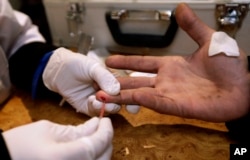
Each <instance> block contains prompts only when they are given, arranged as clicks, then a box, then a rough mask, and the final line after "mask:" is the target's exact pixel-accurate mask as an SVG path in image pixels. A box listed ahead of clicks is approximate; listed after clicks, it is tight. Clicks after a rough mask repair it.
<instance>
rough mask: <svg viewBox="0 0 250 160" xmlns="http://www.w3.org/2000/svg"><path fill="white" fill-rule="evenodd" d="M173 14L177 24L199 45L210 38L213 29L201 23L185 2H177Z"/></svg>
mask: <svg viewBox="0 0 250 160" xmlns="http://www.w3.org/2000/svg"><path fill="white" fill-rule="evenodd" d="M175 16H176V20H177V23H178V24H179V26H180V27H181V28H182V29H183V30H184V31H186V32H187V34H189V36H190V37H192V39H193V40H194V41H195V42H197V43H198V44H199V45H200V46H202V45H203V44H204V43H205V42H207V41H209V40H210V38H211V35H212V33H213V32H214V30H213V29H212V28H210V27H208V26H207V25H206V24H205V23H203V22H202V21H201V20H200V18H198V16H197V15H196V14H195V13H194V12H193V11H192V10H191V9H190V8H189V6H188V5H187V4H185V3H180V4H178V6H177V8H176V11H175Z"/></svg>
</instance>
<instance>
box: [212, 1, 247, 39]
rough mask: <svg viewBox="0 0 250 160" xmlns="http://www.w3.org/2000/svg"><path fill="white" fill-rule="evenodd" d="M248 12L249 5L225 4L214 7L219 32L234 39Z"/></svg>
mask: <svg viewBox="0 0 250 160" xmlns="http://www.w3.org/2000/svg"><path fill="white" fill-rule="evenodd" d="M248 10H249V4H245V3H244V4H237V3H226V4H217V5H216V18H217V24H218V26H219V28H218V29H219V30H221V31H224V32H226V33H228V34H229V35H230V36H231V37H235V35H236V32H237V31H238V29H239V28H240V27H241V24H242V22H243V19H244V17H245V16H246V14H247V12H248Z"/></svg>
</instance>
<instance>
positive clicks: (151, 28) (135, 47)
mask: <svg viewBox="0 0 250 160" xmlns="http://www.w3.org/2000/svg"><path fill="white" fill-rule="evenodd" d="M180 2H182V1H179V0H172V1H167V0H156V1H152V0H74V1H73V0H44V5H45V9H46V13H47V18H48V21H49V26H50V29H51V33H52V38H53V43H54V44H55V45H57V46H65V47H75V48H78V50H79V51H80V52H86V50H88V49H89V46H90V45H91V47H93V48H107V49H108V50H111V51H115V52H120V53H127V54H144V55H145V54H153V55H162V54H164V55H165V54H189V53H192V52H193V51H194V50H196V49H197V47H198V45H197V44H196V43H195V42H194V41H193V40H192V39H191V38H190V37H189V36H188V35H187V34H186V33H185V32H184V31H183V30H181V29H180V28H179V27H178V25H177V24H176V22H175V18H174V10H175V8H176V6H177V4H178V3H180ZM185 2H186V3H188V4H189V6H190V7H191V8H192V9H193V10H194V12H195V13H196V14H197V15H198V16H199V17H200V18H201V19H202V20H203V21H204V22H205V23H206V24H208V25H209V26H210V27H212V28H214V29H215V30H222V31H225V32H227V33H228V34H229V35H230V36H232V37H234V38H235V39H236V40H237V42H238V44H239V46H240V47H241V48H242V49H243V50H245V52H246V53H248V54H250V47H249V44H250V42H249V41H250V35H249V31H250V12H249V11H248V10H249V2H250V1H246V0H245V1H236V0H235V1H233V0H230V1H229V0H224V1H218V0H189V1H185Z"/></svg>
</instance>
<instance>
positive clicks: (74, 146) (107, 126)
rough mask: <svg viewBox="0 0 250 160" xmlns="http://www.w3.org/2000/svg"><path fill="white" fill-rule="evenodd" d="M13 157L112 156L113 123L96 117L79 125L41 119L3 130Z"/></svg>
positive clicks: (72, 159) (104, 159) (84, 159)
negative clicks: (60, 123)
mask: <svg viewBox="0 0 250 160" xmlns="http://www.w3.org/2000/svg"><path fill="white" fill-rule="evenodd" d="M2 134H3V137H4V140H5V142H6V145H7V148H8V150H9V152H10V156H11V158H12V159H13V160H50V159H51V160H52V159H55V160H78V159H79V160H96V159H97V160H109V159H111V155H112V138H113V134H114V132H113V127H112V124H111V121H110V119H109V118H101V119H100V118H97V117H94V118H92V119H90V120H88V121H87V122H86V123H84V124H81V125H78V126H70V125H59V124H55V123H52V122H50V121H46V120H41V121H38V122H35V123H31V124H28V125H24V126H20V127H17V128H14V129H11V130H8V131H5V132H3V133H2Z"/></svg>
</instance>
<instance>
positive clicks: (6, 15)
mask: <svg viewBox="0 0 250 160" xmlns="http://www.w3.org/2000/svg"><path fill="white" fill-rule="evenodd" d="M0 24H1V29H0V45H1V47H2V48H3V50H4V52H5V53H6V56H7V57H8V58H9V57H10V56H11V55H12V54H13V53H15V52H16V51H17V50H18V49H19V48H20V47H21V46H23V45H25V44H28V43H31V42H45V39H44V37H43V36H42V35H41V34H40V32H39V30H38V28H37V26H35V25H34V24H33V23H32V21H31V19H30V18H29V17H28V16H27V15H25V14H24V13H21V12H18V11H14V10H13V9H12V7H11V5H10V4H9V1H8V0H1V1H0Z"/></svg>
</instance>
